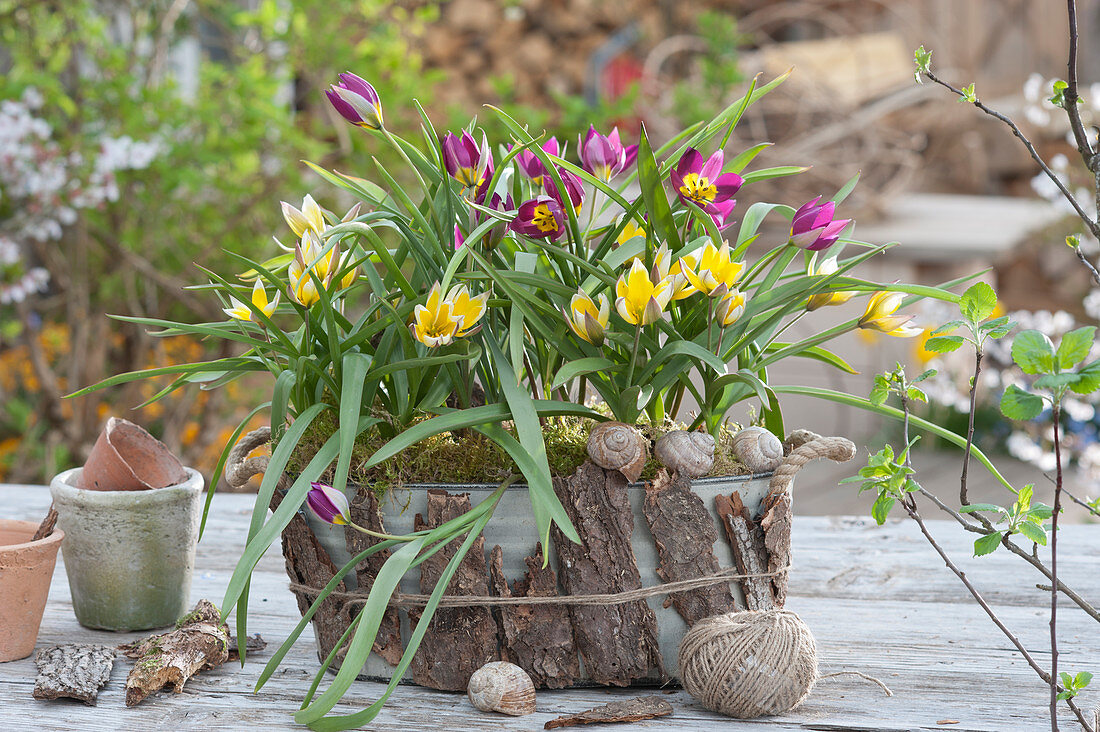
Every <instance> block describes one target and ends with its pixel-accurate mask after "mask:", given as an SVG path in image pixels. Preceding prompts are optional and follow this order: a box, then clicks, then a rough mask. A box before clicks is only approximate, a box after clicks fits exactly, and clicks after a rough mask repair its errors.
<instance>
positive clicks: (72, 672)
mask: <svg viewBox="0 0 1100 732" xmlns="http://www.w3.org/2000/svg"><path fill="white" fill-rule="evenodd" d="M115 655H116V652H115V649H113V648H109V647H107V646H101V645H96V644H91V643H66V644H63V645H55V646H47V647H46V648H43V649H42V650H40V651H39V652H38V654H37V655H36V656H35V659H34V663H35V666H37V667H38V678H36V679H35V681H34V691H33V692H32V693H33V696H34V698H35V699H61V698H63V697H64V698H69V699H79V700H80V701H82V702H84V703H85V704H87V705H89V706H93V707H94V706H95V703H96V697H97V696H98V695H99V690H100V689H101V688H103V686H104V685H105V684H106V683H107V682H108V681H110V679H111V669H112V668H113V667H114V665H115Z"/></svg>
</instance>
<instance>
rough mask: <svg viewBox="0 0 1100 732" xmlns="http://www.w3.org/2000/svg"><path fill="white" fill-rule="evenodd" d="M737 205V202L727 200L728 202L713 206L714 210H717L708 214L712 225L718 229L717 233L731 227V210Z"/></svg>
mask: <svg viewBox="0 0 1100 732" xmlns="http://www.w3.org/2000/svg"><path fill="white" fill-rule="evenodd" d="M736 205H737V201H736V200H734V199H732V198H731V199H729V200H728V201H722V202H721V203H716V204H714V208H715V209H717V210H716V211H713V212H712V213H711V214H710V218H711V220H712V221H714V225H715V226H717V227H718V231H721V230H722V229H724V228H726V227H727V226H731V225H732V224H733V223H734V222H733V221H732V220H731V219H730V216H731V215H732V214H733V209H734V207H735V206H736Z"/></svg>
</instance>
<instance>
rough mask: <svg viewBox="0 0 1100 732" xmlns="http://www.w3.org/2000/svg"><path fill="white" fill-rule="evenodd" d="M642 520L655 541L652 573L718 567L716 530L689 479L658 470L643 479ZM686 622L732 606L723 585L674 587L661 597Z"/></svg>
mask: <svg viewBox="0 0 1100 732" xmlns="http://www.w3.org/2000/svg"><path fill="white" fill-rule="evenodd" d="M643 510H644V513H645V518H646V523H648V524H649V530H650V532H651V533H652V534H653V540H654V542H655V543H656V545H657V556H658V558H659V559H660V566H659V567H658V568H657V575H658V576H659V577H660V578H661V579H662V580H664V581H665V582H678V581H680V580H688V579H695V578H696V577H703V576H705V575H710V574H714V573H715V572H718V571H719V570H720V569H721V567H720V566H719V564H718V559H717V558H716V557H715V556H714V542H715V541H717V540H718V532H717V531H716V530H715V528H714V519H712V518H711V515H710V512H709V511H707V507H706V506H705V505H704V504H703V500H702V499H701V498H699V496H697V495H695V494H694V493H692V491H691V481H690V480H689V479H687V478H684V477H682V476H677V477H676V478H675V479H674V478H672V477H670V476H669V474H668V472H667V471H665V470H661V471H660V472H658V473H657V477H656V478H654V479H653V481H652V482H650V483H647V484H646V491H645V505H644V507H643ZM670 604H671V605H672V606H673V607H674V608H676V612H678V613H679V614H680V617H682V618H683V619H684V622H686V623H687V624H688V625H689V626H691V625H694V624H695V623H696V622H697V621H699V620H702V619H703V618H709V617H710V616H712V615H723V614H725V613H728V612H732V611H734V610H736V609H737V606H736V604H735V603H734V600H733V595H732V594H731V593H730V588H729V586H728V585H724V584H713V585H708V586H706V587H698V588H696V589H694V590H687V591H685V592H674V593H672V594H671V595H669V596H668V597H667V598H666V599H665V607H668V606H669V605H670Z"/></svg>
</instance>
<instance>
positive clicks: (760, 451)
mask: <svg viewBox="0 0 1100 732" xmlns="http://www.w3.org/2000/svg"><path fill="white" fill-rule="evenodd" d="M733 452H734V454H735V455H737V459H738V460H740V461H741V464H742V465H744V466H745V467H746V468H748V469H749V470H751V471H752V472H754V473H768V472H771V471H773V470H775V469H776V468H778V467H779V463H781V462H783V443H782V442H780V441H779V438H778V437H776V436H775V435H773V434H772V433H771V432H768V431H767V430H766V429H764V428H763V427H746V428H745V429H743V430H741V431H740V432H738V433H737V434H736V435H734V436H733Z"/></svg>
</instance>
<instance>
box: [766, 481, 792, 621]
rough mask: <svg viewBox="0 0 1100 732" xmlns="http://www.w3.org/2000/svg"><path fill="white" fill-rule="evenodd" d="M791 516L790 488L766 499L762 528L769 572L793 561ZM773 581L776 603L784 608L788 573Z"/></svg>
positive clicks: (776, 577)
mask: <svg viewBox="0 0 1100 732" xmlns="http://www.w3.org/2000/svg"><path fill="white" fill-rule="evenodd" d="M791 518H792V517H791V493H790V490H789V489H788V490H786V491H784V492H782V493H774V494H771V495H769V496H767V497H766V498H765V499H764V516H763V518H761V519H760V528H762V529H763V530H764V548H765V549H766V550H767V554H768V571H769V572H778V571H779V570H780V569H783V568H784V567H787V566H788V565H790V563H791ZM771 583H772V588H773V589H774V591H775V605H776V607H778V608H782V607H783V604H784V603H785V602H786V601H787V573H786V572H783V573H782V574H779V575H776V576H775V577H773V578H772V580H771Z"/></svg>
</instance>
